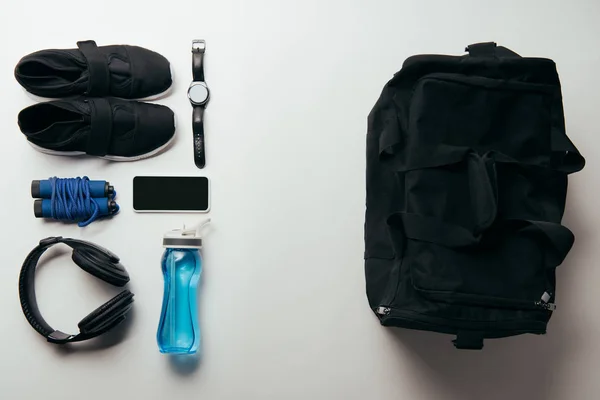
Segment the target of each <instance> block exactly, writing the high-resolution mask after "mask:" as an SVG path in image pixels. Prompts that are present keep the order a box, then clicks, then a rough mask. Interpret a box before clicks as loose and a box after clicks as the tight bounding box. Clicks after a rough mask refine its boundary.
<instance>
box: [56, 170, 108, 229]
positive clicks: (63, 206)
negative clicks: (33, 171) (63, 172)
mask: <svg viewBox="0 0 600 400" xmlns="http://www.w3.org/2000/svg"><path fill="white" fill-rule="evenodd" d="M89 181H90V180H89V178H88V177H87V176H84V177H83V178H64V179H63V178H57V177H53V178H50V183H51V185H52V197H51V198H50V201H51V216H52V218H53V219H56V220H59V221H79V223H78V224H77V225H78V226H79V227H84V226H88V225H89V224H91V223H92V222H94V221H95V220H96V219H98V217H99V209H100V207H99V206H98V203H97V201H96V200H95V199H94V198H92V197H91V196H90V184H89ZM116 195H117V193H116V192H114V193H113V194H112V196H111V199H114V198H115V196H116ZM117 211H119V209H118V206H117V209H116V210H115V212H114V213H116V212H117Z"/></svg>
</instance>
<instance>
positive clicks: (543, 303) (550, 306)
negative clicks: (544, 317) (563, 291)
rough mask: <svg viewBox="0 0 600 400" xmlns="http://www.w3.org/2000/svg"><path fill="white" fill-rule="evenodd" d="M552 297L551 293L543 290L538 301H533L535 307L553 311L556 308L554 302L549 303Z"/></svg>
mask: <svg viewBox="0 0 600 400" xmlns="http://www.w3.org/2000/svg"><path fill="white" fill-rule="evenodd" d="M551 298H552V294H551V293H548V292H544V294H543V295H542V298H541V299H540V300H539V301H536V302H535V305H536V307H540V308H543V309H544V310H548V311H554V310H556V304H554V303H549V301H550V299H551Z"/></svg>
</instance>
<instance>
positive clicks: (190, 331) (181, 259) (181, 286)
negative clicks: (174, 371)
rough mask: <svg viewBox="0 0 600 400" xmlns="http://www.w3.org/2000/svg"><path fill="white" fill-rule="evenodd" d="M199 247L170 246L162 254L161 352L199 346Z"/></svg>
mask: <svg viewBox="0 0 600 400" xmlns="http://www.w3.org/2000/svg"><path fill="white" fill-rule="evenodd" d="M201 272H202V258H201V256H200V251H199V250H198V249H197V248H167V249H166V250H165V252H164V254H163V258H162V273H163V277H164V293H163V304H162V312H161V316H160V322H159V325H158V331H157V333H156V340H157V342H158V348H159V350H160V352H161V353H169V354H193V353H196V352H197V351H198V348H199V347H200V326H199V324H198V282H199V280H200V275H201Z"/></svg>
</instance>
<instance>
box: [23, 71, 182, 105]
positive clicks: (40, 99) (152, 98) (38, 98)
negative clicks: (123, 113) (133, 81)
mask: <svg viewBox="0 0 600 400" xmlns="http://www.w3.org/2000/svg"><path fill="white" fill-rule="evenodd" d="M169 69H170V70H171V86H169V87H168V88H167V90H165V91H164V92H162V93H158V94H153V95H152V96H148V97H141V98H137V99H125V98H123V97H117V96H109V97H116V98H118V99H123V100H134V101H155V100H160V99H163V98H165V97H167V96H169V95H170V94H171V92H172V91H173V84H174V82H175V80H174V78H173V66H172V65H171V64H169ZM22 89H23V90H24V91H25V93H26V94H27V96H29V98H31V99H32V100H35V101H37V102H38V103H43V102H46V101H55V100H68V99H74V98H77V97H81V95H75V96H69V97H56V98H55V97H42V96H38V95H37V94H33V93H31V92H28V91H27V90H25V88H23V87H22Z"/></svg>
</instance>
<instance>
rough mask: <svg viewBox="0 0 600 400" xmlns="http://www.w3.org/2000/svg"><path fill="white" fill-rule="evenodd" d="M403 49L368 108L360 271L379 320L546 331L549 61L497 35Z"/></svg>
mask: <svg viewBox="0 0 600 400" xmlns="http://www.w3.org/2000/svg"><path fill="white" fill-rule="evenodd" d="M467 51H468V54H467V55H464V56H445V55H418V56H414V57H410V58H409V59H407V60H406V61H405V62H404V65H403V67H402V70H401V71H400V72H398V73H397V74H396V75H395V76H394V78H393V79H392V80H391V81H390V82H388V84H387V85H386V86H385V88H384V89H383V92H382V94H381V96H380V98H379V100H378V101H377V103H376V104H375V107H374V108H373V110H372V111H371V113H370V115H369V124H368V133H367V209H366V222H365V247H366V249H365V270H366V281H367V295H368V298H369V303H370V306H371V308H372V310H373V311H374V312H375V314H376V315H377V316H378V317H379V319H380V321H381V323H382V324H383V325H385V326H397V327H403V328H410V329H420V330H426V331H435V332H441V333H447V334H453V335H456V340H454V344H455V346H456V347H457V348H466V349H480V348H482V347H483V339H484V338H501V337H506V336H513V335H519V334H523V333H535V334H543V333H546V326H547V323H548V321H549V319H550V317H551V315H552V312H553V310H554V309H555V305H554V304H555V268H556V267H557V266H558V265H560V264H561V263H562V261H563V260H564V258H565V256H566V255H567V253H568V252H569V250H570V249H571V246H572V245H573V240H574V237H573V234H572V233H571V231H570V230H569V229H567V228H566V227H564V226H562V225H561V219H562V216H563V212H564V207H565V198H566V193H567V176H568V174H570V173H572V172H576V171H579V170H581V169H582V168H583V166H584V163H585V161H584V159H583V157H582V156H581V155H580V154H579V152H578V151H577V149H576V148H575V146H574V145H573V143H571V141H570V140H569V138H568V137H567V135H566V133H565V123H564V115H563V107H562V97H561V90H560V81H559V78H558V74H557V72H556V65H555V64H554V62H553V61H552V60H549V59H543V58H523V57H521V56H519V55H518V54H516V53H514V52H512V51H511V50H508V49H506V48H504V47H498V46H496V44H495V43H480V44H475V45H471V46H469V47H468V48H467Z"/></svg>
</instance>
